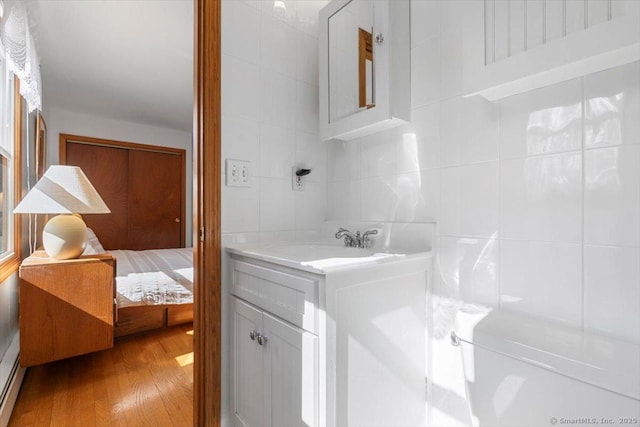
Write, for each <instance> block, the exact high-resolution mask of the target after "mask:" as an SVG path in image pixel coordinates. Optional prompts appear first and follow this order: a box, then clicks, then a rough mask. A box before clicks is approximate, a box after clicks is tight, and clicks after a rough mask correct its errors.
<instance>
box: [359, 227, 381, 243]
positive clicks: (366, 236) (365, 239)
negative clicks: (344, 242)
mask: <svg viewBox="0 0 640 427" xmlns="http://www.w3.org/2000/svg"><path fill="white" fill-rule="evenodd" d="M374 234H378V230H376V229H375V228H374V229H372V230H367V231H365V232H364V234H363V235H362V247H364V248H368V247H369V243H370V242H371V240H370V239H369V236H371V235H374Z"/></svg>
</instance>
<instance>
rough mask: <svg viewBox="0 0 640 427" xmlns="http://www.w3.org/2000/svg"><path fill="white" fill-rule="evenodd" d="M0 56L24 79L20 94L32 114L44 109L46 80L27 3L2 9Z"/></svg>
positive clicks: (8, 1) (17, 1) (10, 0)
mask: <svg viewBox="0 0 640 427" xmlns="http://www.w3.org/2000/svg"><path fill="white" fill-rule="evenodd" d="M0 10H1V13H2V21H0V55H2V56H3V57H4V58H5V60H6V63H7V67H8V68H9V70H10V71H12V72H13V74H15V75H16V76H17V77H18V79H20V94H21V95H22V96H23V97H24V99H25V100H26V101H27V105H28V109H29V112H32V111H33V110H35V109H38V110H42V81H41V78H40V65H39V63H38V53H37V51H36V45H35V43H34V41H33V36H32V34H31V31H30V29H29V21H28V19H27V9H26V7H25V1H24V0H4V1H3V2H2V5H1V6H0Z"/></svg>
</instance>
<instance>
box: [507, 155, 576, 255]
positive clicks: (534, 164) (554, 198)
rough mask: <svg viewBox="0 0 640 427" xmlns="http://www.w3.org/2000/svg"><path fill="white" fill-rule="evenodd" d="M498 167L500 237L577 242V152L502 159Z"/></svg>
mask: <svg viewBox="0 0 640 427" xmlns="http://www.w3.org/2000/svg"><path fill="white" fill-rule="evenodd" d="M500 166H501V167H500V195H501V200H500V201H501V206H500V216H501V232H502V237H505V238H512V239H527V240H553V241H562V242H580V240H581V234H582V216H581V212H582V155H581V153H580V152H574V153H567V154H558V155H553V156H537V157H527V158H523V159H514V160H503V161H502V162H501V164H500Z"/></svg>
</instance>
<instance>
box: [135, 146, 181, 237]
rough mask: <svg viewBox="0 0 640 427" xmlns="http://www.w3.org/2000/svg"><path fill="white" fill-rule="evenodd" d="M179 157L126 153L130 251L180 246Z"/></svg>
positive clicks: (140, 151)
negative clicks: (127, 155) (127, 154)
mask: <svg viewBox="0 0 640 427" xmlns="http://www.w3.org/2000/svg"><path fill="white" fill-rule="evenodd" d="M182 166H183V165H182V158H181V157H180V156H178V155H174V154H166V153H158V152H154V151H142V150H130V152H129V203H128V205H129V233H128V234H129V243H128V246H127V248H129V249H133V250H143V249H158V248H179V247H181V246H182V242H181V236H182V221H183V218H182V192H183V191H184V180H183V175H184V173H183V170H182Z"/></svg>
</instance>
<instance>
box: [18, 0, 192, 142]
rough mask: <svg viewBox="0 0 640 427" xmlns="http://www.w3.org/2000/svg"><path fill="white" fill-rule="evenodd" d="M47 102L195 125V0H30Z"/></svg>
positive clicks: (46, 104)
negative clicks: (193, 123) (193, 82)
mask: <svg viewBox="0 0 640 427" xmlns="http://www.w3.org/2000/svg"><path fill="white" fill-rule="evenodd" d="M29 17H30V23H31V26H32V28H33V33H34V37H35V40H36V45H37V47H38V54H39V55H40V61H41V73H42V85H43V104H44V110H45V114H46V109H47V108H51V107H53V108H60V109H64V110H68V111H77V112H83V113H88V114H94V115H98V116H102V117H108V118H112V119H117V120H125V121H129V122H135V123H143V124H147V125H153V126H161V127H167V128H172V129H179V130H184V131H188V132H190V131H191V130H192V115H193V113H192V111H193V101H192V100H193V84H192V81H193V1H192V0H91V1H87V0H55V1H52V0H32V1H31V2H30V4H29Z"/></svg>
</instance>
